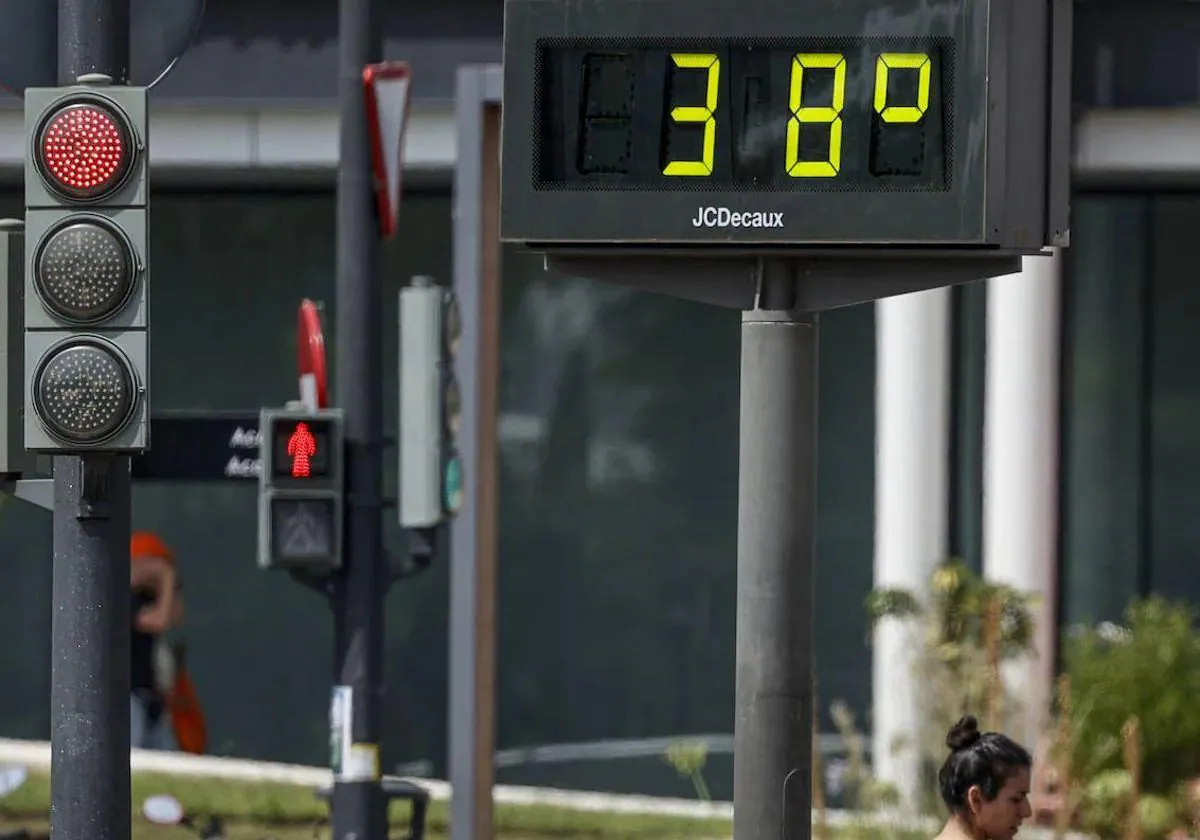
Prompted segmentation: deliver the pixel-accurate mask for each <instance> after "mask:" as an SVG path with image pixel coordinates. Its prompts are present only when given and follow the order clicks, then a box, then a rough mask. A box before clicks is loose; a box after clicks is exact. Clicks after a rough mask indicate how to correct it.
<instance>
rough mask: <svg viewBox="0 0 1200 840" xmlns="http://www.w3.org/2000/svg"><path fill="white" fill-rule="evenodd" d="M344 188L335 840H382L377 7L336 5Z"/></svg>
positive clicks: (358, 1)
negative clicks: (343, 710)
mask: <svg viewBox="0 0 1200 840" xmlns="http://www.w3.org/2000/svg"><path fill="white" fill-rule="evenodd" d="M338 8H339V13H338V96H339V98H340V103H341V134H340V146H339V148H340V149H341V160H340V165H339V167H338V182H337V324H336V326H337V330H336V336H335V338H336V341H337V368H336V371H335V373H336V380H335V385H336V388H337V403H336V404H338V405H340V407H341V408H342V409H343V410H344V412H345V438H346V450H345V470H346V472H345V476H346V519H345V535H346V536H345V540H346V541H345V552H344V554H345V567H344V569H343V571H342V572H341V573H340V574H339V575H337V576H336V577H335V579H334V581H333V584H334V585H333V588H332V589H333V611H334V628H335V629H334V639H335V641H334V644H335V656H336V665H335V669H336V674H335V680H336V684H337V686H338V689H337V690H338V691H339V692H341V693H342V695H343V697H345V694H346V693H347V690H348V694H349V697H348V698H347V699H348V700H349V702H348V706H349V708H350V710H351V714H352V719H351V721H350V725H349V729H350V733H349V734H350V741H351V744H350V752H349V754H343V755H342V756H341V761H340V764H341V767H340V768H335V771H336V770H339V769H340V771H341V772H335V775H334V787H333V837H334V840H354V838H357V840H383V838H384V837H385V836H386V827H387V813H386V804H385V802H384V799H383V795H382V791H381V789H380V786H379V775H380V774H379V741H380V734H381V733H380V706H381V699H382V697H381V695H382V693H383V600H384V596H385V594H386V593H387V589H388V584H389V582H390V581H389V579H388V574H387V564H386V562H385V558H384V551H383V533H382V531H383V390H382V382H383V369H382V368H383V313H384V311H385V310H384V307H383V305H382V301H383V292H382V283H381V278H380V275H379V251H380V242H379V227H378V223H377V221H376V215H375V214H376V209H375V192H374V183H373V176H372V170H371V157H370V138H369V136H368V130H369V129H368V120H367V112H366V101H365V93H364V87H363V69H364V68H365V67H366V65H368V64H372V63H375V62H377V61H379V60H380V59H381V58H382V55H383V37H382V34H381V33H382V26H381V23H380V15H379V3H378V2H377V0H340V2H339V5H338Z"/></svg>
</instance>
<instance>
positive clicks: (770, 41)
mask: <svg viewBox="0 0 1200 840" xmlns="http://www.w3.org/2000/svg"><path fill="white" fill-rule="evenodd" d="M1064 4H1069V0H1047V2H1045V3H1032V2H1029V3H1026V2H1014V0H806V2H804V3H802V4H788V3H779V2H777V0H506V3H505V27H504V85H503V109H502V114H503V126H502V144H503V149H504V153H503V155H502V159H501V238H502V239H503V240H505V241H512V242H520V243H523V244H526V245H529V246H530V247H533V248H537V249H540V250H547V251H554V250H564V249H570V248H591V247H594V246H598V245H604V246H620V247H622V248H626V249H628V248H635V249H637V248H654V249H661V248H663V247H674V248H678V247H681V246H702V247H710V246H740V247H744V248H745V247H748V248H751V249H757V248H761V247H774V246H786V247H789V248H811V247H813V246H819V247H833V248H839V247H845V246H854V247H860V248H861V247H866V248H878V247H881V246H883V247H889V246H899V247H911V246H922V247H925V248H929V247H933V248H936V249H947V248H963V247H969V248H981V249H989V250H993V251H996V250H1004V251H1008V252H1023V253H1028V252H1033V251H1037V250H1040V249H1041V248H1043V247H1044V246H1046V245H1047V244H1051V243H1057V244H1061V242H1062V241H1064V240H1065V237H1066V233H1067V229H1066V202H1067V192H1068V170H1069V159H1063V158H1062V155H1064V154H1069V108H1067V107H1065V105H1064V104H1063V103H1062V101H1061V100H1062V98H1063V92H1064V91H1065V98H1066V100H1067V102H1069V88H1068V86H1067V85H1064V84H1063V83H1062V82H1063V80H1065V79H1067V78H1069V77H1068V76H1067V75H1066V69H1067V68H1068V65H1069V46H1070V41H1069V10H1068V11H1067V12H1065V14H1066V16H1067V18H1068V28H1067V32H1066V35H1065V38H1066V40H1065V46H1060V47H1059V48H1056V47H1055V44H1056V43H1057V42H1056V41H1055V38H1056V37H1058V36H1057V35H1056V32H1055V29H1054V23H1053V20H1054V14H1052V9H1053V10H1055V14H1058V13H1059V12H1060V11H1061V10H1059V9H1058V7H1060V6H1064ZM1056 49H1057V50H1058V52H1064V53H1066V55H1067V60H1066V62H1064V61H1062V60H1060V59H1059V57H1058V55H1057V54H1056ZM1056 103H1057V104H1056ZM1052 159H1053V160H1052Z"/></svg>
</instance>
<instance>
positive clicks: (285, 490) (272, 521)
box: [258, 408, 343, 573]
mask: <svg viewBox="0 0 1200 840" xmlns="http://www.w3.org/2000/svg"><path fill="white" fill-rule="evenodd" d="M259 429H260V430H261V432H262V435H261V441H262V442H261V446H262V471H261V477H260V479H259V502H258V519H259V522H258V565H259V566H260V567H261V568H264V569H274V568H285V569H305V570H307V571H310V572H320V573H326V572H330V571H333V570H335V569H338V568H341V565H342V474H343V470H342V446H343V443H342V413H341V410H340V409H322V410H320V411H317V412H315V413H314V412H310V411H309V410H308V409H306V408H299V409H273V408H272V409H263V411H262V415H261V420H260V425H259Z"/></svg>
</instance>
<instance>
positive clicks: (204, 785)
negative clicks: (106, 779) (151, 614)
mask: <svg viewBox="0 0 1200 840" xmlns="http://www.w3.org/2000/svg"><path fill="white" fill-rule="evenodd" d="M154 794H170V795H172V796H174V797H175V798H177V799H178V800H179V801H180V802H181V803H182V804H183V807H184V810H185V811H186V812H187V813H188V814H190V815H192V816H194V817H197V818H198V819H200V820H201V821H203V819H204V818H206V817H209V816H219V817H221V818H222V820H224V821H225V828H226V836H227V837H228V840H268V838H274V840H313V838H328V837H329V828H328V825H327V824H325V822H324V820H325V818H326V815H327V812H326V808H325V805H324V803H323V802H321V801H320V800H319V799H317V798H316V796H314V794H313V789H312V788H310V787H306V786H302V785H289V784H283V783H277V782H242V781H232V780H224V779H212V778H189V777H186V776H172V775H162V774H155V773H138V774H135V775H134V776H133V803H132V805H133V836H132V840H186V838H188V837H194V836H195V835H191V834H189V833H187V832H186V831H185V830H184V829H181V828H178V827H176V826H167V827H163V826H156V825H152V824H150V823H147V822H146V821H145V820H143V819H142V818H141V816H140V810H141V803H142V801H143V800H144V799H145V798H146V797H148V796H152V795H154ZM49 802H50V779H49V776H48V775H47V774H46V773H45V772H36V771H35V772H31V773H30V775H29V780H28V781H27V782H26V783H25V785H24V786H23V787H21V788H20V789H19V790H17V791H15V792H14V793H12V794H10V795H9V796H7V797H5V798H4V799H3V800H0V830H4V829H13V828H17V827H21V826H24V827H25V828H27V829H29V830H30V831H32V832H33V833H34V836H35V837H38V836H39V835H40V836H41V837H48V828H47V814H48V812H49ZM446 804H447V803H445V802H437V801H434V802H431V803H430V806H429V815H428V820H427V825H426V829H427V835H426V836H427V837H428V838H429V840H445V837H446V833H447V828H448V822H447V821H448V814H447V810H446ZM392 817H393V822H392V836H393V837H402V836H405V834H406V829H407V823H408V809H407V808H406V807H405V806H402V805H397V806H395V807H394V808H393V811H392ZM494 822H495V826H496V834H495V836H496V838H497V840H726V838H729V837H730V836H731V835H732V833H733V826H732V825H731V824H730V821H729V820H723V819H697V818H688V817H675V816H652V815H643V814H607V813H600V812H592V811H576V810H570V809H566V808H554V807H548V806H536V805H497V806H496V811H495V815H494ZM815 836H816V832H815V831H814V837H815ZM824 840H924V838H923V837H920V836H918V835H916V834H913V833H910V832H903V831H897V830H894V829H889V828H888V827H886V826H878V827H876V826H868V825H866V824H863V825H856V826H853V827H847V828H842V829H838V830H832V829H831V830H827V831H826V833H825V838H824Z"/></svg>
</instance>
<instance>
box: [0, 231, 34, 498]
mask: <svg viewBox="0 0 1200 840" xmlns="http://www.w3.org/2000/svg"><path fill="white" fill-rule="evenodd" d="M22 228H23V224H22V223H21V222H20V221H18V220H17V219H2V220H0V271H2V272H4V276H3V278H2V279H0V329H2V330H4V341H3V342H0V400H3V405H0V475H23V474H32V472H33V469H32V467H33V462H34V457H33V456H32V455H30V454H29V453H27V452H26V451H25V445H24V442H23V436H24V428H23V427H22V425H21V412H22V410H23V408H24V405H23V400H24V396H23V394H24V367H25V366H24V362H23V358H24V341H25V337H24V335H23V332H22V329H21V325H22V323H23V321H24V320H25V316H24V312H23V311H22V307H21V296H22V294H23V291H24V290H23V289H22V287H21V282H22V281H21V278H22V276H23V275H24V273H25V265H24V258H25V251H24V235H23V233H22Z"/></svg>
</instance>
